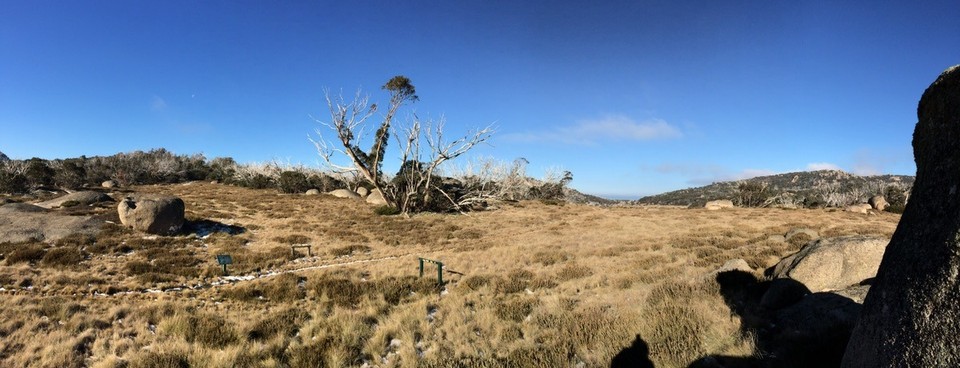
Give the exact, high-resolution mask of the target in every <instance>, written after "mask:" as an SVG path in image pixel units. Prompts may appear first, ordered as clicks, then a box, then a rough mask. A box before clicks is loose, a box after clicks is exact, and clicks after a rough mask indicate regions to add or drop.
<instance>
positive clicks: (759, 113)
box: [0, 0, 960, 197]
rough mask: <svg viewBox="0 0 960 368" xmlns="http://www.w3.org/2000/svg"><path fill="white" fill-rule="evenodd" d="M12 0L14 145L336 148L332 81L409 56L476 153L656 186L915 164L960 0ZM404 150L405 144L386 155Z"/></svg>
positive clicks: (380, 70)
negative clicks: (327, 124)
mask: <svg viewBox="0 0 960 368" xmlns="http://www.w3.org/2000/svg"><path fill="white" fill-rule="evenodd" d="M837 3H839V2H826V1H789V2H787V1H701V2H677V1H602V2H584V1H436V2H421V1H331V2H318V1H279V2H275V1H54V2H50V1H0V151H2V152H4V153H6V154H7V155H8V156H10V157H11V158H20V159H23V158H30V157H34V156H37V157H42V158H65V157H76V156H80V155H87V156H94V155H110V154H114V153H117V152H126V151H132V150H147V149H150V148H156V147H164V148H167V149H170V150H172V151H174V152H176V153H203V154H205V155H206V156H207V157H216V156H232V157H234V158H236V159H237V160H238V161H240V162H252V161H266V160H271V159H279V160H282V161H291V162H302V163H304V164H308V165H316V164H317V156H316V153H315V150H314V147H313V146H312V144H311V143H310V142H309V141H308V140H307V136H308V135H309V134H312V133H313V131H314V128H315V127H316V126H317V125H316V124H315V123H314V122H313V120H311V119H310V117H309V116H311V115H313V116H316V117H319V118H321V119H325V118H326V117H327V115H326V114H325V112H326V106H325V104H324V102H323V89H324V88H325V87H327V88H331V89H333V90H335V91H336V90H340V89H343V90H344V91H345V92H346V93H347V94H352V93H353V92H354V91H355V90H356V89H357V88H362V89H363V90H364V91H366V92H368V93H369V94H370V95H371V97H372V98H373V99H375V100H380V101H381V102H385V101H384V100H385V94H384V93H383V91H381V90H380V86H381V85H383V83H384V82H386V81H387V80H388V79H389V78H390V77H392V76H394V75H397V74H402V75H405V76H408V77H409V78H410V79H411V80H412V81H413V84H414V85H415V86H416V87H417V91H418V94H419V95H420V98H421V101H420V102H417V103H416V104H414V105H412V108H413V109H415V110H416V112H417V113H418V114H419V115H420V116H432V117H439V116H441V115H443V116H445V117H446V119H447V122H448V126H447V133H448V134H451V135H452V134H454V133H462V132H465V131H466V130H467V129H469V128H472V127H480V126H485V125H487V124H490V123H496V125H497V126H498V132H497V134H496V136H495V138H494V139H493V141H492V144H491V145H490V146H485V147H482V148H481V149H479V150H477V151H475V153H476V154H477V155H483V156H493V157H496V158H499V159H502V160H506V161H512V160H513V159H515V158H517V157H524V158H526V159H527V160H528V161H529V162H530V165H529V167H530V171H531V173H533V174H538V173H539V171H540V170H541V169H543V168H547V167H554V166H560V167H563V168H565V169H567V170H570V171H572V172H573V174H574V181H573V182H572V186H573V187H574V188H577V189H580V190H582V191H585V192H588V193H594V194H600V195H608V196H618V197H622V196H628V197H629V196H634V197H635V196H639V195H645V194H653V193H658V192H663V191H667V190H673V189H680V188H684V187H689V186H693V185H702V184H707V183H709V182H711V181H715V180H729V179H735V178H743V177H747V176H750V175H758V174H766V173H778V172H788V171H796V170H808V169H815V168H832V167H836V168H840V169H843V170H846V171H850V172H856V173H864V174H867V173H896V174H913V173H914V171H915V168H914V165H913V157H912V151H911V148H910V137H911V134H912V131H913V126H914V124H915V122H916V113H915V111H916V103H917V100H918V99H919V97H920V94H921V93H922V92H923V90H924V89H925V88H926V87H927V85H929V83H930V82H932V81H933V80H934V79H935V78H936V77H937V75H938V74H939V73H940V72H941V71H942V70H944V69H945V68H947V67H948V66H950V65H954V64H958V63H960V21H958V19H960V2H957V1H955V0H952V1H923V2H917V1H899V2H888V1H883V2H875V1H862V2H859V4H857V2H845V3H848V4H837ZM389 159H390V157H388V160H389Z"/></svg>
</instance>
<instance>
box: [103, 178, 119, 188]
mask: <svg viewBox="0 0 960 368" xmlns="http://www.w3.org/2000/svg"><path fill="white" fill-rule="evenodd" d="M100 186H101V187H104V188H113V187H115V186H117V182H115V181H113V180H107V181H105V182H103V183H100Z"/></svg>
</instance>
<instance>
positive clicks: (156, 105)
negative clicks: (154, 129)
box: [150, 95, 167, 111]
mask: <svg viewBox="0 0 960 368" xmlns="http://www.w3.org/2000/svg"><path fill="white" fill-rule="evenodd" d="M166 109H167V101H165V100H164V99H163V98H161V97H160V96H156V95H155V96H153V99H151V100H150V110H153V111H163V110H166Z"/></svg>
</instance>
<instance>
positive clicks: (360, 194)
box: [306, 187, 387, 206]
mask: <svg viewBox="0 0 960 368" xmlns="http://www.w3.org/2000/svg"><path fill="white" fill-rule="evenodd" d="M306 194H307V195H318V194H320V191H319V190H316V189H310V190H308V191H307V192H306ZM327 194H328V195H332V196H334V197H337V198H350V199H362V200H365V201H366V202H367V203H370V204H373V205H377V206H383V205H386V204H387V200H386V199H385V198H384V197H383V193H382V192H380V190H379V189H374V190H369V189H367V188H364V187H359V188H357V190H355V191H353V190H349V189H335V190H332V191H330V192H328V193H327Z"/></svg>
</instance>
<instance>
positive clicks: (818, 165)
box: [807, 162, 843, 171]
mask: <svg viewBox="0 0 960 368" xmlns="http://www.w3.org/2000/svg"><path fill="white" fill-rule="evenodd" d="M820 170H843V169H841V168H840V166H838V165H836V164H832V163H829V162H811V163H809V164H807V171H820Z"/></svg>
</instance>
